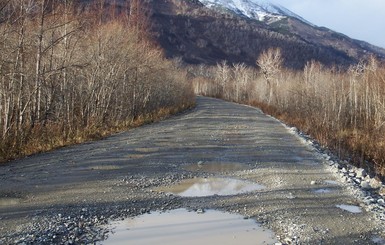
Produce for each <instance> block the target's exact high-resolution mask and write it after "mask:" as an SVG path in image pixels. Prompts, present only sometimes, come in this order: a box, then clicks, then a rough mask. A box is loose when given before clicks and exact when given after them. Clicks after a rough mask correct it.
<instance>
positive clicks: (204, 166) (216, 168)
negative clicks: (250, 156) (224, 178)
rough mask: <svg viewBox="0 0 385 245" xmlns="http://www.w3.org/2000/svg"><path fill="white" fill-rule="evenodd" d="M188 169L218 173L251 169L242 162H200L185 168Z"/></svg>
mask: <svg viewBox="0 0 385 245" xmlns="http://www.w3.org/2000/svg"><path fill="white" fill-rule="evenodd" d="M184 169H185V170H188V171H202V172H209V173H217V172H235V171H241V170H247V169H250V167H249V166H248V165H245V164H240V163H223V162H221V163H200V162H199V163H198V164H191V165H188V166H186V167H185V168H184Z"/></svg>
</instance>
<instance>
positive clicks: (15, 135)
mask: <svg viewBox="0 0 385 245" xmlns="http://www.w3.org/2000/svg"><path fill="white" fill-rule="evenodd" d="M73 2H75V1H71V0H63V1H50V0H33V1H31V0H28V1H25V0H9V1H2V2H1V3H0V50H1V53H0V115H1V117H0V129H1V130H0V160H7V159H12V158H14V157H20V156H23V155H27V154H31V153H35V152H39V151H44V150H49V149H52V148H55V147H58V146H63V145H66V144H70V143H76V142H81V141H84V140H88V139H92V138H99V137H101V136H104V135H105V134H108V133H110V132H115V131H116V130H123V129H126V128H127V127H130V126H135V125H137V124H141V123H145V122H147V121H151V120H155V119H156V118H159V117H162V116H165V115H168V114H169V113H174V112H176V111H178V110H181V109H185V108H187V107H189V106H191V105H192V104H193V100H194V99H193V98H194V96H193V92H192V88H191V84H189V83H188V82H187V76H186V75H187V73H186V71H184V70H182V69H180V68H179V67H178V64H174V63H173V62H171V61H167V60H165V58H164V57H163V54H162V52H161V51H160V50H159V49H158V48H157V47H155V46H154V45H153V44H152V43H151V42H150V41H148V39H147V35H146V34H145V32H146V30H145V28H147V23H146V21H147V20H146V15H145V14H143V13H145V11H143V9H140V8H141V6H140V4H136V5H135V8H131V11H126V12H124V11H121V12H120V13H118V12H116V9H114V8H110V9H105V5H104V1H95V2H96V3H95V4H94V5H93V6H87V7H86V8H84V6H83V8H80V7H79V6H77V5H76V4H74V3H73ZM134 2H135V3H139V2H140V1H134Z"/></svg>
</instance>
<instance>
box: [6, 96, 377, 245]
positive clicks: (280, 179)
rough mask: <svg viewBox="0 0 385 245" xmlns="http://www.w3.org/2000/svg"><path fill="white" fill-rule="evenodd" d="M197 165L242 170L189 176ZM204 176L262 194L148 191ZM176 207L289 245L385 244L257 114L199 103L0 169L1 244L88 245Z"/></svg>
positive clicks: (320, 163)
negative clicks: (120, 222)
mask: <svg viewBox="0 0 385 245" xmlns="http://www.w3.org/2000/svg"><path fill="white" fill-rule="evenodd" d="M198 163H202V164H204V166H211V165H213V166H214V165H215V164H218V163H226V164H239V165H240V166H246V167H245V168H244V169H234V170H231V171H230V170H228V169H227V170H223V171H221V170H220V169H217V170H215V171H213V170H211V171H210V170H208V171H192V170H191V169H189V168H188V166H190V165H195V164H198ZM210 176H216V177H224V178H237V179H243V180H248V181H252V182H255V183H257V184H260V185H263V186H264V187H265V188H263V189H261V190H257V191H254V192H251V193H246V194H238V195H232V196H217V195H215V196H208V197H186V198H183V197H178V196H174V195H169V194H167V193H164V192H159V191H157V187H159V186H164V185H166V186H167V185H171V184H174V183H178V182H179V181H181V180H182V179H186V178H194V177H210ZM337 205H354V206H358V207H361V210H362V212H360V213H352V212H349V211H346V210H344V209H341V208H338V207H337ZM180 207H183V208H192V209H197V208H202V209H218V210H224V211H228V212H238V213H240V214H242V215H244V216H246V217H250V218H254V219H255V220H257V221H258V222H261V223H262V225H263V226H265V227H266V228H270V229H272V230H273V231H274V232H275V234H276V235H277V236H279V239H280V240H281V241H282V242H285V243H288V244H290V243H291V244H376V242H378V243H381V242H383V241H384V240H381V236H383V235H384V234H383V232H384V231H383V226H382V224H381V223H380V222H379V221H378V220H376V219H375V218H374V217H373V214H372V213H371V212H368V211H366V209H365V208H364V206H363V203H362V202H361V201H360V200H359V199H358V198H357V197H355V196H354V195H352V193H351V191H349V190H348V189H347V187H346V185H345V184H343V183H342V182H340V181H339V178H338V176H337V175H336V174H335V173H333V172H332V171H331V170H330V168H329V166H328V164H326V160H325V159H323V158H322V157H321V155H320V154H319V153H317V151H316V150H315V149H314V148H313V147H312V146H311V145H308V144H305V143H304V141H303V140H301V138H300V137H299V136H297V135H296V134H294V133H293V132H291V131H290V129H289V128H287V127H285V126H284V125H283V124H282V123H280V122H279V121H277V120H276V119H274V118H271V117H269V116H266V115H264V114H263V113H261V112H260V111H259V110H258V109H255V108H251V107H247V106H242V105H238V104H234V103H229V102H224V101H222V100H218V99H211V98H205V97H198V98H197V107H196V108H195V109H193V110H190V111H189V112H186V113H184V114H181V115H178V116H174V117H171V118H169V119H166V120H164V121H161V122H158V123H153V124H150V125H146V126H143V127H140V128H136V129H133V130H130V131H128V132H124V133H120V134H117V135H114V136H111V137H108V138H106V139H104V140H100V141H95V142H89V143H85V144H81V145H76V146H71V147H65V148H62V149H59V150H56V151H52V152H48V153H44V154H38V155H34V156H31V157H28V158H25V159H21V160H17V161H13V162H10V163H8V164H5V165H2V166H0V244H8V243H22V242H25V243H26V244H28V243H47V244H48V243H63V244H71V243H91V242H93V241H97V240H100V239H103V230H102V229H101V228H100V226H101V225H102V224H104V223H105V222H107V221H108V220H109V219H117V218H120V217H126V216H134V215H138V214H140V213H144V212H148V211H155V210H164V209H174V208H180Z"/></svg>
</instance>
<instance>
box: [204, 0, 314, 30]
mask: <svg viewBox="0 0 385 245" xmlns="http://www.w3.org/2000/svg"><path fill="white" fill-rule="evenodd" d="M199 1H200V2H201V3H203V4H204V5H206V6H207V7H209V8H223V9H226V10H230V11H232V12H234V13H236V14H240V15H243V16H246V17H248V18H251V19H256V20H259V21H264V22H267V23H273V22H276V21H279V20H281V19H283V18H286V17H293V18H296V19H299V20H301V21H303V22H306V23H307V24H310V23H309V22H308V21H306V20H305V19H303V18H302V17H301V16H299V15H297V14H295V13H293V12H291V11H290V10H288V9H286V8H285V7H283V6H280V5H277V4H273V3H271V2H270V1H268V0H199Z"/></svg>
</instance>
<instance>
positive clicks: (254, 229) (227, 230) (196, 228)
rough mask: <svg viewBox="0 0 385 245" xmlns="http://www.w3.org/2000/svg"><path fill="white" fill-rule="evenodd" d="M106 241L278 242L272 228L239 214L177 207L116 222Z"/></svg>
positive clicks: (137, 243)
mask: <svg viewBox="0 0 385 245" xmlns="http://www.w3.org/2000/svg"><path fill="white" fill-rule="evenodd" d="M111 227H112V228H113V232H112V234H110V235H109V237H108V238H107V240H105V241H103V242H102V244H116V245H119V244H135V245H140V244H146V245H147V244H167V245H173V244H175V245H176V244H178V245H179V244H186V245H196V244H221V245H227V244H229V245H230V244H243V245H249V244H250V245H255V244H260V245H262V244H274V243H275V242H277V240H275V238H274V234H273V232H272V231H270V230H265V229H263V228H262V227H260V226H259V225H258V223H256V222H255V221H254V220H251V219H243V217H242V216H240V215H236V214H228V213H223V212H220V211H214V210H208V211H206V212H205V213H203V214H198V213H196V212H188V211H187V210H185V209H177V210H173V211H170V212H167V213H158V212H157V213H151V214H144V215H142V216H138V217H136V218H133V219H126V220H124V221H119V222H114V223H112V225H111Z"/></svg>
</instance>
